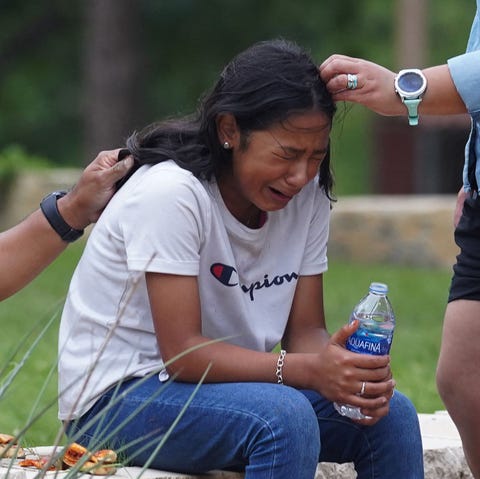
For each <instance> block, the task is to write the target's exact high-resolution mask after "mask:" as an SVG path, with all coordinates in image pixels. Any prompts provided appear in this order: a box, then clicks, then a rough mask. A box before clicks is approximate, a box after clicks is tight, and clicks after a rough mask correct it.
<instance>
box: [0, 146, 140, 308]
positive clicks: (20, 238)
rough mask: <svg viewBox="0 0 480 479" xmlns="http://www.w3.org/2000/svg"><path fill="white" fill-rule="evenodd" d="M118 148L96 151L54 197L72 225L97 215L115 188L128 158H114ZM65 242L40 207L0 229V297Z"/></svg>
mask: <svg viewBox="0 0 480 479" xmlns="http://www.w3.org/2000/svg"><path fill="white" fill-rule="evenodd" d="M118 152H119V150H113V151H105V152H102V153H100V154H99V155H98V156H97V158H96V159H95V160H94V161H93V162H92V163H90V164H89V165H88V166H87V168H85V170H84V172H83V173H82V176H81V177H80V179H79V181H78V183H77V184H76V185H75V186H74V188H73V189H72V190H71V191H70V192H69V193H68V194H67V195H66V196H64V197H63V198H60V199H59V200H58V210H59V212H60V214H61V216H62V217H63V219H64V220H65V222H66V223H68V224H69V225H70V226H71V227H72V228H75V229H79V230H81V229H83V228H85V226H87V225H89V224H90V223H93V222H95V221H96V220H97V219H98V218H99V216H100V214H101V212H102V210H103V209H104V208H105V206H106V204H107V203H108V201H109V200H110V198H111V197H112V195H113V194H114V192H115V183H116V182H117V181H118V180H119V179H120V178H122V177H123V176H124V175H125V173H126V172H127V171H128V170H129V169H130V168H131V166H132V164H133V160H132V158H131V157H128V158H126V159H124V160H122V161H120V162H117V157H118ZM67 245H68V243H67V242H65V241H63V240H62V239H61V238H60V236H59V235H58V234H57V233H56V232H55V231H54V230H53V228H52V227H51V226H50V224H49V223H48V221H47V219H46V218H45V216H44V215H43V213H42V211H40V210H36V211H35V212H34V213H32V214H31V215H30V216H28V217H27V218H26V219H25V220H23V221H22V222H21V223H19V224H18V225H16V226H14V227H13V228H11V229H9V230H7V231H5V232H3V233H1V234H0V270H1V271H2V274H1V275H0V300H3V299H5V298H7V297H8V296H10V295H12V294H14V293H15V292H17V291H18V290H19V289H21V288H22V287H24V286H25V285H26V284H28V283H29V282H30V281H32V280H33V279H34V278H35V277H36V276H37V275H38V274H39V273H40V272H41V271H42V270H43V269H44V268H45V267H46V266H48V265H49V264H50V263H51V262H52V261H53V260H54V259H55V258H56V257H57V256H58V255H59V254H60V253H61V252H62V251H63V250H64V249H65V248H66V247H67Z"/></svg>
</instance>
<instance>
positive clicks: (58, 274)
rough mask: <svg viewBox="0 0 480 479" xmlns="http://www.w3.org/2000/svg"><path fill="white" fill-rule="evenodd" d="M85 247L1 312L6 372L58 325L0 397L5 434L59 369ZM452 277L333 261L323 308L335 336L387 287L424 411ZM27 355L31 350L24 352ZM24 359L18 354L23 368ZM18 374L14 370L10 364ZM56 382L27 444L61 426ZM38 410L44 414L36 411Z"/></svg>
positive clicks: (428, 408)
mask: <svg viewBox="0 0 480 479" xmlns="http://www.w3.org/2000/svg"><path fill="white" fill-rule="evenodd" d="M82 247H83V245H82V243H78V244H75V245H72V246H70V248H69V249H68V250H67V251H66V252H65V253H64V254H63V255H62V256H61V257H60V258H59V259H58V260H57V261H56V262H55V263H54V264H53V265H51V266H50V267H49V268H48V269H47V270H46V271H45V272H44V273H43V274H42V275H41V276H40V277H39V278H37V279H36V280H35V281H34V282H33V283H32V284H31V285H29V286H28V287H27V288H25V289H24V290H22V291H21V292H19V293H17V294H16V295H15V296H13V297H12V298H10V299H8V300H6V301H4V302H3V303H2V304H1V307H0V325H2V334H1V336H0V338H1V339H0V346H1V347H0V361H1V363H0V364H2V366H3V365H5V363H6V361H7V358H9V357H10V355H11V352H12V351H14V350H15V348H16V347H17V346H18V344H19V343H20V342H21V340H22V339H23V338H24V337H25V335H27V334H29V333H31V334H30V337H29V338H28V341H27V343H28V344H31V343H32V341H33V340H34V338H35V336H36V335H38V332H39V325H41V324H45V323H46V322H47V321H48V320H49V319H51V318H54V321H53V324H52V326H51V327H50V328H49V330H48V332H47V333H46V334H45V335H44V337H43V338H42V340H41V341H40V343H39V345H38V346H37V347H36V348H35V350H34V353H33V355H32V356H31V357H30V358H29V359H28V360H27V362H26V364H25V365H24V366H23V367H22V369H21V373H20V374H19V375H18V376H17V377H16V378H15V380H14V382H13V383H12V386H11V387H9V388H8V389H7V393H6V394H5V395H4V396H3V397H1V398H0V411H1V414H0V432H4V433H10V434H15V433H17V432H18V431H19V430H20V429H21V428H22V427H23V426H24V424H25V423H26V421H27V419H28V417H29V415H30V414H31V409H32V407H33V405H34V404H35V401H36V399H37V396H38V395H39V392H40V391H42V388H43V386H44V383H45V378H47V377H48V374H49V372H50V370H51V368H52V367H53V366H54V365H55V361H56V355H57V331H58V322H59V318H58V316H55V315H58V313H59V312H60V311H61V303H62V301H63V299H64V297H65V294H66V291H67V289H68V284H69V281H70V277H71V275H72V273H73V270H74V267H75V264H76V262H77V261H78V258H79V256H80V254H81V250H82ZM449 278H450V272H449V271H445V270H426V269H413V268H409V267H398V266H391V265H356V264H346V263H341V262H339V261H333V260H331V264H330V270H329V271H328V273H327V274H326V275H325V279H324V284H325V305H326V306H325V307H326V314H327V323H328V326H329V329H330V331H334V330H336V329H337V328H338V327H340V326H341V325H342V324H343V323H344V322H345V321H347V319H348V317H349V315H350V312H351V309H352V308H353V306H354V305H355V303H356V302H357V301H358V300H359V299H360V297H361V296H363V294H365V293H366V291H367V288H368V285H369V283H370V282H371V281H383V282H386V283H388V284H389V286H390V291H391V292H390V294H389V297H390V299H391V301H392V304H393V307H394V310H395V313H396V316H397V329H396V332H395V337H394V341H393V347H392V351H391V356H392V366H393V372H394V376H395V378H396V380H397V384H398V386H397V387H398V389H399V390H401V391H402V392H404V393H406V394H407V395H409V396H410V397H411V398H412V400H413V402H414V404H415V406H416V407H417V410H418V411H419V412H433V411H435V410H438V409H443V405H442V403H441V401H440V399H439V397H438V394H437V392H436V388H435V366H436V361H437V357H438V351H439V347H440V337H441V327H442V319H443V310H444V307H445V301H446V296H447V291H448V285H449ZM21 349H22V351H23V352H24V351H26V350H27V349H28V346H23V347H22V348H21ZM21 357H22V354H21V353H19V354H17V355H16V361H19V360H20V359H21ZM7 366H8V367H9V368H12V367H13V363H11V364H8V365H7ZM56 394H57V384H56V376H55V375H53V377H52V379H51V380H50V381H48V384H47V387H46V389H45V391H44V393H42V396H41V401H40V402H41V405H40V406H39V407H43V406H45V405H46V404H48V402H53V403H54V405H53V407H52V408H50V409H49V410H48V411H47V412H46V413H45V414H43V415H42V417H41V419H40V420H39V421H37V422H35V423H34V424H33V426H32V427H31V428H30V429H29V431H28V433H27V434H26V435H25V443H26V444H27V445H28V444H35V445H46V444H50V443H52V442H53V441H54V439H55V436H56V432H57V430H58V427H59V426H60V424H59V422H58V420H57V416H56V404H55V397H56ZM37 409H38V408H37Z"/></svg>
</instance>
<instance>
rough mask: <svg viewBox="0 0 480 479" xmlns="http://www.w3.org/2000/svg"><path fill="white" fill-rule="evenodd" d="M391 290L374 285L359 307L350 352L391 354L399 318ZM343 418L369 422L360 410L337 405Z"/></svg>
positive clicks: (355, 407)
mask: <svg viewBox="0 0 480 479" xmlns="http://www.w3.org/2000/svg"><path fill="white" fill-rule="evenodd" d="M387 293H388V286H387V285H386V284H384V283H371V284H370V288H369V292H368V294H367V295H366V296H364V297H363V298H362V299H361V300H360V302H359V303H358V304H357V305H356V306H355V308H354V309H353V311H352V314H351V316H350V321H349V322H350V323H351V322H352V321H354V320H356V319H357V320H358V321H359V325H358V329H357V330H356V331H355V333H353V334H352V335H351V336H350V337H349V338H348V340H347V344H346V346H347V349H348V350H350V351H353V352H355V353H363V354H374V355H377V356H383V355H385V354H388V353H389V352H390V347H391V345H392V339H393V332H394V329H395V315H394V313H393V308H392V305H391V303H390V301H389V299H388V297H387ZM334 407H335V409H336V410H337V412H338V413H339V414H341V415H342V416H347V417H349V418H351V419H366V418H368V416H365V415H364V414H362V412H361V411H360V408H358V407H357V406H351V405H349V404H338V403H334Z"/></svg>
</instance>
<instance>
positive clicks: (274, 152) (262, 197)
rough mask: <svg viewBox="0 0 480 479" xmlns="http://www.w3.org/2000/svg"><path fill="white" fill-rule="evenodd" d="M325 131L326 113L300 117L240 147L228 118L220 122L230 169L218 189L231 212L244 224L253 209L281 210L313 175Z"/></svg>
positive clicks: (324, 146) (257, 134) (325, 142)
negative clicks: (230, 150)
mask: <svg viewBox="0 0 480 479" xmlns="http://www.w3.org/2000/svg"><path fill="white" fill-rule="evenodd" d="M330 127H331V124H330V120H329V119H328V117H327V116H326V115H325V114H323V113H319V112H309V113H302V114H298V115H292V116H290V117H289V118H287V120H286V121H284V122H282V123H277V124H275V125H273V126H272V127H270V128H269V129H267V130H261V131H254V132H252V133H251V134H250V135H249V136H248V138H247V141H246V142H245V140H244V143H243V144H242V143H241V138H240V133H239V131H238V127H237V126H236V123H235V119H234V118H233V116H231V115H224V116H223V117H222V118H220V119H219V121H218V132H219V140H220V141H221V142H222V143H224V142H225V141H228V142H229V144H230V146H231V148H232V169H231V171H230V173H229V174H226V175H223V176H222V177H221V178H220V179H219V182H218V184H219V188H220V191H221V193H222V197H223V200H224V202H225V204H226V206H227V208H228V209H229V210H230V212H231V213H232V214H233V215H234V216H235V217H236V218H237V219H238V220H239V221H242V222H244V223H246V222H248V221H249V218H251V215H252V212H253V211H255V210H257V209H258V210H261V211H276V210H280V209H282V208H284V207H285V206H286V205H287V203H288V202H289V201H290V200H291V199H292V198H293V197H294V196H295V195H296V194H297V193H298V192H300V190H301V189H302V188H303V187H304V186H305V185H306V184H307V183H308V182H309V181H310V180H312V179H313V178H314V177H315V175H316V174H317V173H318V169H319V167H320V164H321V162H322V161H323V159H324V158H325V155H326V154H327V148H328V144H329V134H330ZM245 143H246V144H245ZM258 210H257V211H258Z"/></svg>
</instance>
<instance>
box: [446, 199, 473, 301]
mask: <svg viewBox="0 0 480 479" xmlns="http://www.w3.org/2000/svg"><path fill="white" fill-rule="evenodd" d="M455 243H457V245H458V247H459V248H460V253H459V254H458V256H457V263H456V264H455V266H454V267H453V273H454V274H453V278H452V283H451V285H450V294H449V296H448V301H449V302H450V301H454V300H456V299H471V300H476V301H480V196H477V197H476V198H468V197H467V199H466V200H465V203H464V205H463V214H462V217H461V219H460V222H459V223H458V226H457V228H456V230H455Z"/></svg>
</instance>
